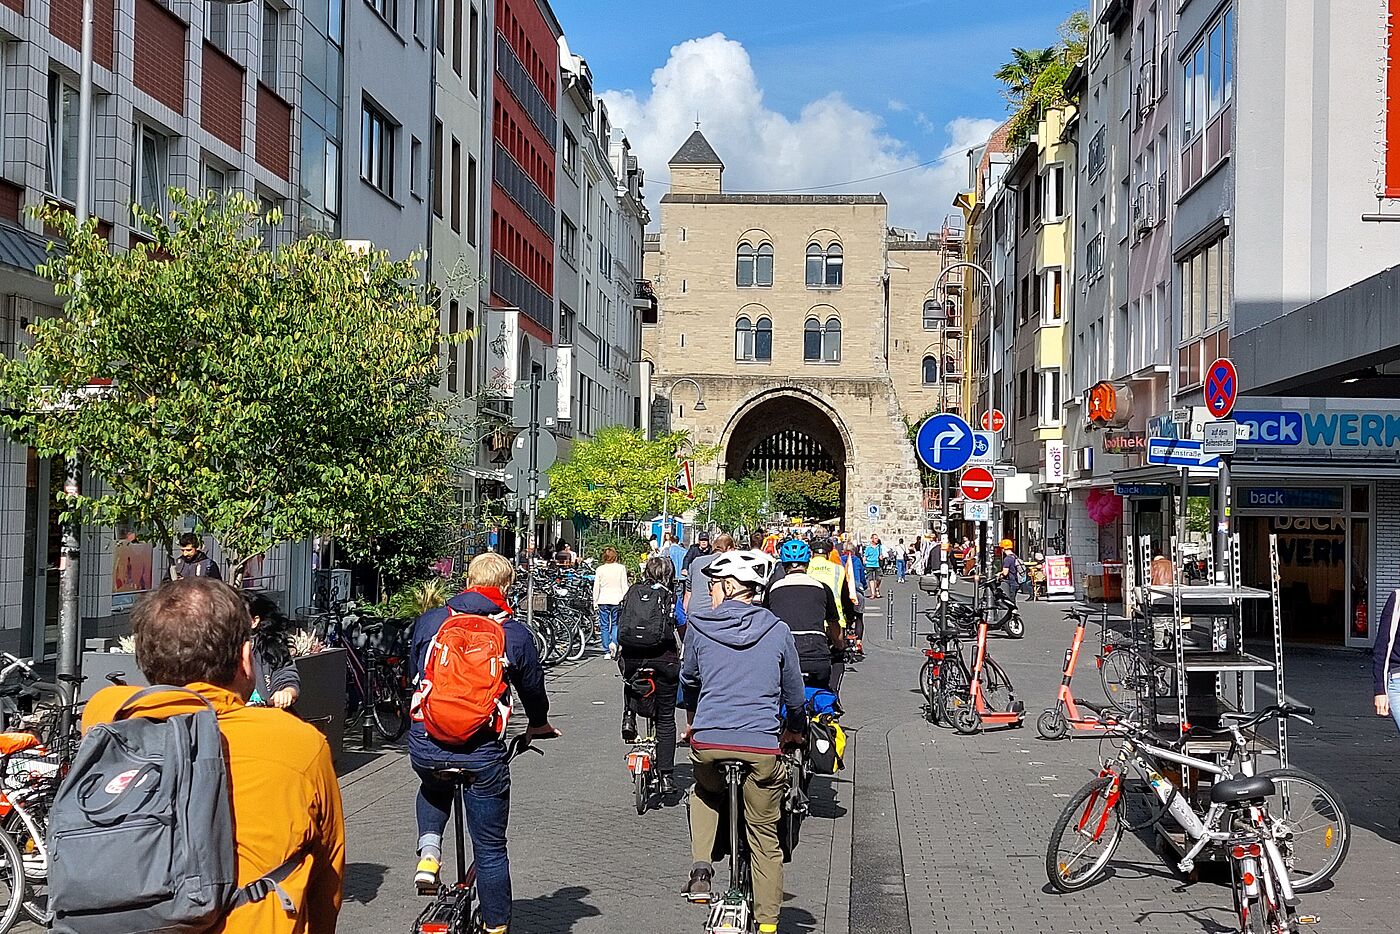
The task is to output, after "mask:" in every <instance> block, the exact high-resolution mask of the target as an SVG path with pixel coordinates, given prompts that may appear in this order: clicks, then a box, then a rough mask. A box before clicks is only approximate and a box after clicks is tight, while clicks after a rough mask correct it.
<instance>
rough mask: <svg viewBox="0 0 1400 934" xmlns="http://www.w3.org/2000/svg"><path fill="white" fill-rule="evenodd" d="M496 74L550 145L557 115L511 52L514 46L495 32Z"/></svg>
mask: <svg viewBox="0 0 1400 934" xmlns="http://www.w3.org/2000/svg"><path fill="white" fill-rule="evenodd" d="M496 74H498V75H500V76H501V80H502V81H504V82H505V85H506V87H508V88H510V93H511V95H512V96H513V97H514V98H515V99H516V100H517V101H519V102H520V106H521V107H523V108H524V109H525V113H526V114H527V115H528V116H529V118H530V122H531V123H533V124H534V125H535V128H536V129H538V130H539V131H540V133H542V134H543V135H544V138H545V140H547V141H548V142H549V144H550V146H553V145H554V139H555V137H556V135H557V133H558V129H559V119H558V118H557V117H556V116H555V115H554V109H553V108H552V107H550V106H549V102H548V101H546V100H545V99H544V95H543V94H541V93H540V89H539V88H537V87H535V82H534V81H533V80H532V79H531V78H530V75H529V73H528V72H527V71H526V70H525V66H524V65H522V64H521V63H520V58H519V57H518V56H517V55H516V54H515V49H513V48H511V47H510V42H508V41H507V40H506V37H505V36H503V35H501V34H500V33H499V32H498V33H496Z"/></svg>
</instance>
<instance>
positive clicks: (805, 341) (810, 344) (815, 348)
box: [802, 318, 822, 363]
mask: <svg viewBox="0 0 1400 934" xmlns="http://www.w3.org/2000/svg"><path fill="white" fill-rule="evenodd" d="M802 359H803V360H805V361H806V362H808V363H820V362H821V359H822V323H821V322H820V321H818V320H817V319H816V318H808V319H807V323H806V324H805V325H803V327H802Z"/></svg>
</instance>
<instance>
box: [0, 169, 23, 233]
mask: <svg viewBox="0 0 1400 934" xmlns="http://www.w3.org/2000/svg"><path fill="white" fill-rule="evenodd" d="M23 200H24V189H23V188H21V187H20V186H18V185H16V184H15V183H13V182H7V181H5V180H4V179H3V178H0V217H3V218H5V219H6V220H10V221H14V222H15V223H16V224H18V223H19V208H20V202H22V201H23Z"/></svg>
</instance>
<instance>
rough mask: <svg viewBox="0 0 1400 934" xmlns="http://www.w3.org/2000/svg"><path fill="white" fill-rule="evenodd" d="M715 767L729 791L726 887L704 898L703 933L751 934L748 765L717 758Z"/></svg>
mask: <svg viewBox="0 0 1400 934" xmlns="http://www.w3.org/2000/svg"><path fill="white" fill-rule="evenodd" d="M718 765H719V767H720V768H721V769H723V770H724V783H725V786H726V787H727V788H728V791H729V827H728V831H729V840H728V847H727V848H728V850H729V852H728V858H729V888H728V889H727V890H726V891H725V893H724V894H723V895H714V894H711V895H709V896H707V897H706V899H705V900H706V901H707V902H708V903H709V905H710V917H709V921H708V922H707V923H706V925H705V934H752V931H753V930H754V929H755V927H756V925H755V924H754V914H753V868H752V857H751V854H750V853H749V843H748V831H747V827H746V826H745V821H744V777H745V773H747V772H748V770H749V768H750V766H749V764H748V763H747V762H743V761H740V760H737V759H721V760H720V761H719V762H718ZM697 900H698V899H697Z"/></svg>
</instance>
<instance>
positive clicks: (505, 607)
mask: <svg viewBox="0 0 1400 934" xmlns="http://www.w3.org/2000/svg"><path fill="white" fill-rule="evenodd" d="M462 592H463V593H475V594H481V596H483V597H485V598H486V599H487V600H490V601H491V602H492V603H494V604H496V606H498V607H500V608H501V612H502V613H504V614H506V615H507V616H511V615H513V614H512V613H511V610H510V601H509V600H507V599H506V595H505V594H504V593H502V592H501V588H499V587H468V588H467V589H466V590H464V591H462Z"/></svg>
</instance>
